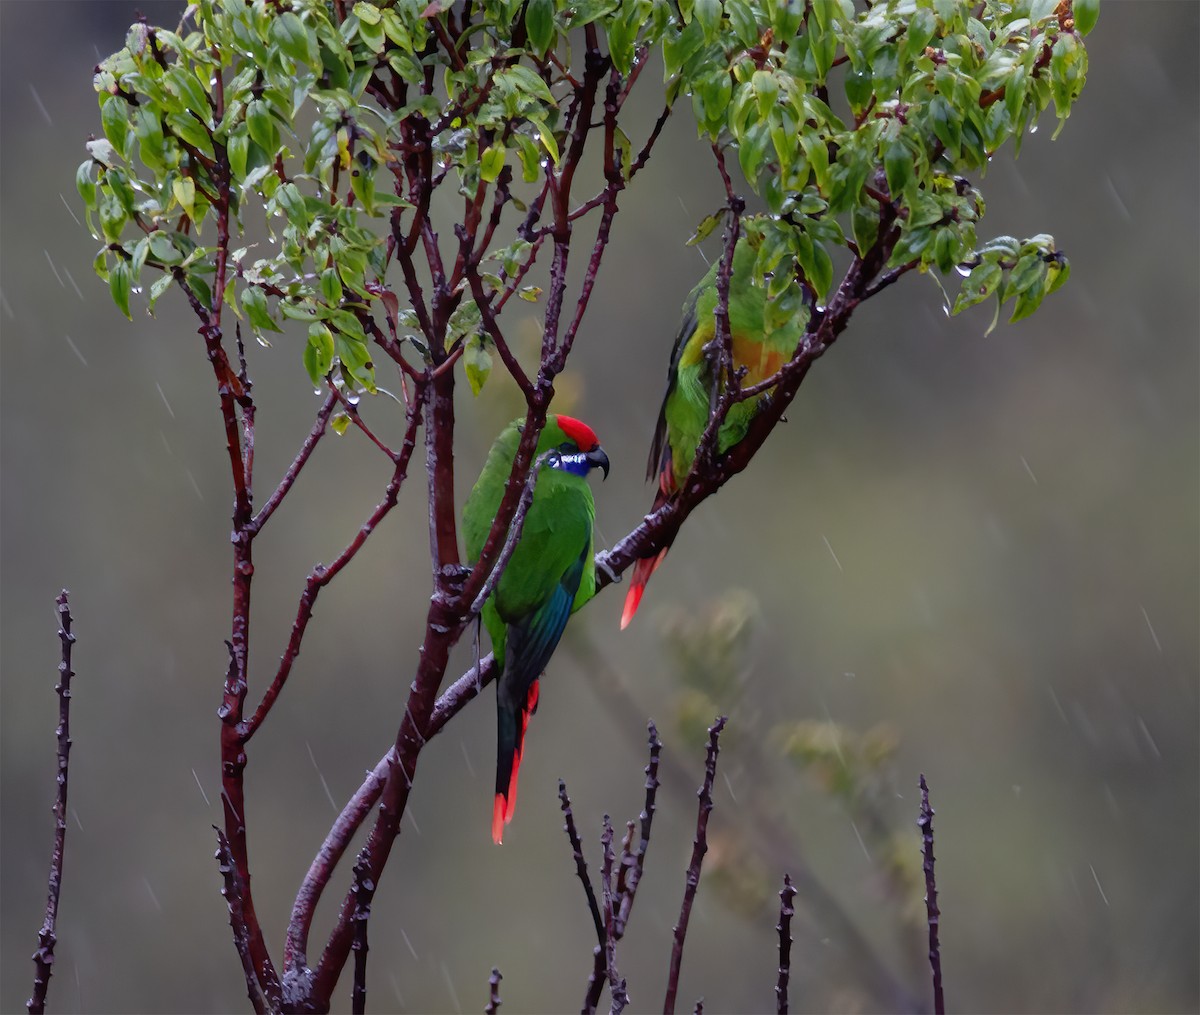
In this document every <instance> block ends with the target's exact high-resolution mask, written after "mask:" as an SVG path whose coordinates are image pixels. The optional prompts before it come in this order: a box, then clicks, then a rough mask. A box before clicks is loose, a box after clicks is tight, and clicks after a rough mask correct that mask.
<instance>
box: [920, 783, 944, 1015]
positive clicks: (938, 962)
mask: <svg viewBox="0 0 1200 1015" xmlns="http://www.w3.org/2000/svg"><path fill="white" fill-rule="evenodd" d="M917 827H918V828H920V829H921V841H922V845H923V847H924V850H923V852H924V862H923V864H922V869H923V870H924V871H925V911H926V913H927V915H928V918H929V965H930V968H931V969H932V970H933V1010H934V1012H935V1013H936V1015H945V1012H946V999H945V998H944V997H943V996H942V951H941V946H940V945H939V943H938V925H939V923H940V921H941V911H940V910H939V909H938V901H937V881H936V880H935V879H934V876H933V808H932V807H930V806H929V786H928V784H927V783H926V782H925V774H924V773H922V774H921V816H920V817H919V818H918V819H917Z"/></svg>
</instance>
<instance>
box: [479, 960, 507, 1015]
mask: <svg viewBox="0 0 1200 1015" xmlns="http://www.w3.org/2000/svg"><path fill="white" fill-rule="evenodd" d="M503 979H504V977H503V976H501V975H500V970H499V969H496V968H494V967H493V969H492V975H491V976H489V977H488V1003H487V1007H486V1008H484V1009H483V1011H484V1015H496V1012H498V1011H499V1010H500V1005H502V1004H503V1003H504V1002H503V1001H501V1000H500V981H501V980H503Z"/></svg>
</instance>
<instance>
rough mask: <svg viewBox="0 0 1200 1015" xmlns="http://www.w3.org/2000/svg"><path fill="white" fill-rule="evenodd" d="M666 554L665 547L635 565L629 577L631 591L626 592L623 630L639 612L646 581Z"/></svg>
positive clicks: (622, 622)
mask: <svg viewBox="0 0 1200 1015" xmlns="http://www.w3.org/2000/svg"><path fill="white" fill-rule="evenodd" d="M666 555H667V551H666V549H665V548H664V549H662V550H660V551H659V553H658V555H657V556H654V557H643V558H642V559H641V560H639V561H638V562H637V563H636V564H634V565H633V574H632V575H631V576H630V579H629V591H628V592H626V593H625V609H624V610H623V611H622V612H621V630H622V631H624V630H625V628H627V627H628V626H629V623H630V621H632V620H633V615H634V614H635V613H637V610H638V606H640V605H641V602H642V595H643V594H644V593H645V591H646V583H647V582H648V581H649V580H650V576H651V575H652V574H654V572H655V571H656V570H657V569H658V565H659V564H661V563H662V562H663V558H664V557H665V556H666Z"/></svg>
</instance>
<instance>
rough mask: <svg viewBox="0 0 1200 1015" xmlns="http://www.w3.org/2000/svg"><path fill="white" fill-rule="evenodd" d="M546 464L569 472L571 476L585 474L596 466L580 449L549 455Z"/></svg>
mask: <svg viewBox="0 0 1200 1015" xmlns="http://www.w3.org/2000/svg"><path fill="white" fill-rule="evenodd" d="M547 464H548V465H549V466H550V468H552V469H558V470H559V471H560V472H569V473H571V475H572V476H586V475H587V474H588V473H589V472H590V471H591V470H592V469H594V468H595V467H596V465H595V463H594V462H592V461H590V460H589V459H588V456H587V455H585V454H584V453H583V452H582V451H580V452H576V453H575V454H570V455H564V454H558V455H555V456H553V457H551V459H550V461H549V462H548V463H547Z"/></svg>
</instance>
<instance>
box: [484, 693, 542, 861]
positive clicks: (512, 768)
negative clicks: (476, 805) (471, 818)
mask: <svg viewBox="0 0 1200 1015" xmlns="http://www.w3.org/2000/svg"><path fill="white" fill-rule="evenodd" d="M537 704H538V681H536V680H535V681H534V682H533V683H532V684H530V685H529V690H528V691H527V692H526V693H525V704H524V705H523V706H522V707H521V722H520V724H519V725H518V726H517V728H516V729H515V730H514V731H513V732H514V733H515V734H516V743H515V744H513V745H511V746H506V745H505V743H504V740H505V737H504V732H505V730H504V725H505V716H504V715H503V713H501V714H500V735H499V738H498V740H497V744H496V747H497V758H496V799H495V801H494V802H493V805H492V842H494V843H496V845H500V844H501V843H502V842H503V841H504V826H505V825H507V824H508V823H509V822H510V821H512V819H513V814H514V813H516V810H517V775H518V774H519V772H520V770H521V757H522V755H524V753H525V731H526V730H527V729H528V728H529V717H530V716H531V715H533V713H534V712H536V711H537Z"/></svg>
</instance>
